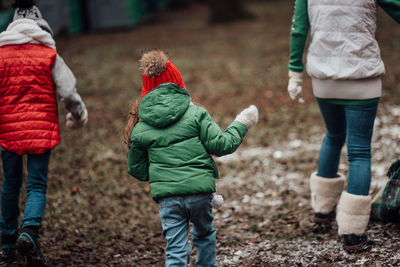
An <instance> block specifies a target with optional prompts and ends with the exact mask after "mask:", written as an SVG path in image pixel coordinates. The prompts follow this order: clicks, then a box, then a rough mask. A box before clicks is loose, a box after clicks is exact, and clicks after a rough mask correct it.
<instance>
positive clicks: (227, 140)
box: [128, 83, 247, 200]
mask: <svg viewBox="0 0 400 267" xmlns="http://www.w3.org/2000/svg"><path fill="white" fill-rule="evenodd" d="M139 117H140V121H139V123H137V124H136V126H135V127H134V129H133V131H132V135H131V141H132V144H131V148H130V150H129V156H128V173H129V174H130V175H132V176H133V177H135V178H136V179H139V180H141V181H149V183H150V189H151V193H152V197H153V199H154V200H157V199H159V198H162V197H168V196H178V195H187V194H200V193H212V192H215V178H218V177H219V174H218V170H217V166H216V164H215V162H214V161H213V159H212V157H211V156H210V154H212V155H217V156H222V155H226V154H230V153H233V152H234V151H235V150H236V149H237V148H238V147H239V145H240V144H241V143H242V141H243V138H244V136H245V134H246V133H247V127H246V125H244V124H243V123H240V122H237V121H234V122H233V123H232V124H231V125H229V127H228V128H227V129H226V131H225V132H222V131H221V130H220V128H219V127H218V125H217V124H216V123H215V122H214V121H213V120H212V119H211V117H210V115H209V114H208V112H207V111H206V110H205V109H204V108H201V107H199V106H195V105H191V104H190V97H189V95H188V93H187V91H186V90H185V89H182V88H180V87H179V86H178V85H176V84H173V83H167V84H162V85H160V86H158V87H157V88H155V89H153V90H152V91H150V92H149V93H148V94H147V95H146V96H145V97H144V98H143V99H142V102H141V104H140V108H139Z"/></svg>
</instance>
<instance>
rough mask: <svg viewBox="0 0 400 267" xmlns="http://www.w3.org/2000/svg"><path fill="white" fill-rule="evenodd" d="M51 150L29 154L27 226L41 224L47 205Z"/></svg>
mask: <svg viewBox="0 0 400 267" xmlns="http://www.w3.org/2000/svg"><path fill="white" fill-rule="evenodd" d="M49 159H50V151H47V152H46V153H43V154H38V155H28V180H27V182H26V192H27V200H26V205H25V213H24V217H23V218H22V223H21V224H22V225H21V226H22V228H23V227H25V226H39V227H40V226H41V224H42V217H43V214H44V210H45V207H46V190H47V175H48V167H49Z"/></svg>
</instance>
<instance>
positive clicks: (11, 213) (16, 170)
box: [0, 151, 22, 236]
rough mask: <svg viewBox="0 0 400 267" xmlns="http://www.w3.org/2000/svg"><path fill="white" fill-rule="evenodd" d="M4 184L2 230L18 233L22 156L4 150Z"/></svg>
mask: <svg viewBox="0 0 400 267" xmlns="http://www.w3.org/2000/svg"><path fill="white" fill-rule="evenodd" d="M1 157H2V161H3V172H4V179H3V186H2V189H1V221H0V226H1V231H2V234H3V235H8V236H12V235H16V233H17V230H18V216H19V207H18V201H19V193H20V188H21V184H22V156H20V155H17V154H15V153H12V152H8V151H2V153H1Z"/></svg>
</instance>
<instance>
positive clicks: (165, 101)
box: [139, 83, 190, 128]
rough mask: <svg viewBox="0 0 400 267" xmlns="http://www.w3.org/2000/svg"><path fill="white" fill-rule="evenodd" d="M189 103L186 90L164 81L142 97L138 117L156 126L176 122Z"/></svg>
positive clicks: (159, 126)
mask: <svg viewBox="0 0 400 267" xmlns="http://www.w3.org/2000/svg"><path fill="white" fill-rule="evenodd" d="M189 105H190V97H189V94H188V92H187V91H186V90H185V89H183V88H181V87H179V86H178V85H176V84H174V83H164V84H161V85H159V86H158V87H156V88H154V89H153V90H151V91H150V92H149V93H148V94H147V95H146V96H145V97H143V99H142V101H141V103H140V106H139V118H140V119H142V120H143V121H144V122H146V123H148V124H150V125H151V126H153V127H156V128H164V127H167V126H169V125H171V124H173V123H175V122H177V121H178V120H179V119H180V118H181V117H182V115H183V114H184V113H185V112H186V110H187V109H188V107H189Z"/></svg>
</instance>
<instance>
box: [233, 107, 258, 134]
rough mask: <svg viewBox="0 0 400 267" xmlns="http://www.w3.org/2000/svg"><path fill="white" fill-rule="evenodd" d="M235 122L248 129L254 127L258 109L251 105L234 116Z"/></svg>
mask: <svg viewBox="0 0 400 267" xmlns="http://www.w3.org/2000/svg"><path fill="white" fill-rule="evenodd" d="M235 121H239V122H241V123H243V124H245V125H246V126H247V128H248V129H250V128H251V127H253V126H254V125H256V123H257V122H258V109H257V107H256V106H254V105H251V106H250V107H248V108H246V109H244V110H243V111H242V112H240V114H239V115H237V116H236V119H235Z"/></svg>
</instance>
